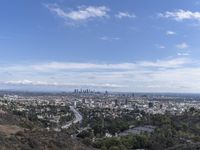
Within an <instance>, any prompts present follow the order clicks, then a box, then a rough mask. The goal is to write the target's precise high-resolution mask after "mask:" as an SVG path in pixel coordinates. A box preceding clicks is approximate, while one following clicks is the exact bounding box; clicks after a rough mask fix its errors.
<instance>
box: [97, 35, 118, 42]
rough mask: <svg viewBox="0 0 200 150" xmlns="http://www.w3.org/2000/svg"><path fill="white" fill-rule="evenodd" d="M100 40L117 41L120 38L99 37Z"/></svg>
mask: <svg viewBox="0 0 200 150" xmlns="http://www.w3.org/2000/svg"><path fill="white" fill-rule="evenodd" d="M100 40H103V41H118V40H120V38H119V37H107V36H102V37H100Z"/></svg>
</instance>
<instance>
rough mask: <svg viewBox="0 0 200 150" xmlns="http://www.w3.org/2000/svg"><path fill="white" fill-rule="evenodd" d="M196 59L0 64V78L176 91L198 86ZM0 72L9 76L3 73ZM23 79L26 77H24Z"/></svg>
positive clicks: (62, 86) (23, 82)
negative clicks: (5, 73) (6, 73)
mask: <svg viewBox="0 0 200 150" xmlns="http://www.w3.org/2000/svg"><path fill="white" fill-rule="evenodd" d="M199 64H200V63H199V61H194V60H191V59H189V58H185V57H184V56H183V55H181V56H179V57H178V58H171V59H161V60H156V61H137V62H132V63H77V62H49V63H37V64H15V65H2V64H0V75H1V82H0V85H1V84H2V83H4V84H6V85H8V86H12V85H13V86H14V87H17V86H37V87H38V86H39V87H43V86H45V87H53V89H56V88H59V89H73V88H80V87H81V88H85V87H87V88H95V89H101V90H106V89H109V90H115V91H148V92H159V91H160V92H163V91H164V92H168V91H169V92H170V91H171V92H177V91H187V92H190V91H193V92H194V91H198V90H200V79H199V75H200V66H199ZM3 72H8V73H11V74H12V76H7V75H3V74H2V73H3ZM24 79H26V80H24Z"/></svg>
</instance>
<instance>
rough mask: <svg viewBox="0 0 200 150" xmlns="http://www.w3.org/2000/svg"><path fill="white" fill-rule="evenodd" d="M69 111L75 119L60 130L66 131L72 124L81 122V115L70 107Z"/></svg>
mask: <svg viewBox="0 0 200 150" xmlns="http://www.w3.org/2000/svg"><path fill="white" fill-rule="evenodd" d="M70 110H71V111H73V112H74V115H75V119H73V120H72V121H70V122H68V123H67V124H66V125H64V126H62V127H61V128H62V129H67V128H69V127H70V126H71V125H72V123H74V124H76V123H79V122H81V121H82V120H83V117H82V115H81V114H80V113H79V112H78V111H77V110H76V109H75V108H74V107H73V106H70Z"/></svg>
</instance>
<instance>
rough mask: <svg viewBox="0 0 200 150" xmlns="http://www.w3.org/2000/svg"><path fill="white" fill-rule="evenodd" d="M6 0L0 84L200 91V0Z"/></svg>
mask: <svg viewBox="0 0 200 150" xmlns="http://www.w3.org/2000/svg"><path fill="white" fill-rule="evenodd" d="M0 3H1V5H0V54H1V55H0V56H1V59H0V89H13V90H53V91H69V90H73V89H74V88H90V89H95V90H100V91H105V90H108V91H116V92H187V93H190V92H192V93H199V92H200V78H199V77H200V0H171V1H169V0H162V1H161V0H151V1H147V0H123V1H122V0H18V1H13V0H1V2H0Z"/></svg>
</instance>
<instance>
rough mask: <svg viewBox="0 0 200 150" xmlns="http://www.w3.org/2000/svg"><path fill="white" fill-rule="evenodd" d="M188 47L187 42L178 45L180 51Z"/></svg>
mask: <svg viewBox="0 0 200 150" xmlns="http://www.w3.org/2000/svg"><path fill="white" fill-rule="evenodd" d="M188 47H189V46H188V44H187V43H185V42H183V43H180V44H177V45H176V48H178V49H187V48H188Z"/></svg>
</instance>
